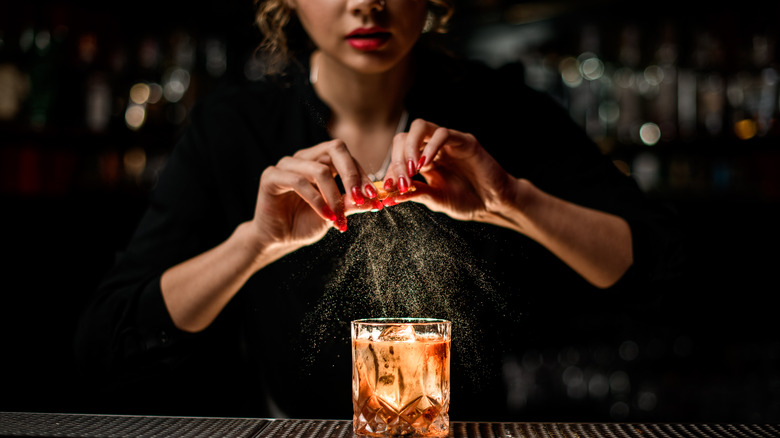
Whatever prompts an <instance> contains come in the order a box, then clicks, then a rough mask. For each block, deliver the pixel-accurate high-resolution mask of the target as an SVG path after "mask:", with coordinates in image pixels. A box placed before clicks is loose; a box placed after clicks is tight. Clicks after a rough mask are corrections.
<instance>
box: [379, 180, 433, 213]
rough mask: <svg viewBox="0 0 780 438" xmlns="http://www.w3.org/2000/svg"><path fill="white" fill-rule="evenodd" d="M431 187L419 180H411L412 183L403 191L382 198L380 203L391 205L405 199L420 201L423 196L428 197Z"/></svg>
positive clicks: (431, 191)
mask: <svg viewBox="0 0 780 438" xmlns="http://www.w3.org/2000/svg"><path fill="white" fill-rule="evenodd" d="M432 193H433V189H432V188H431V187H430V186H429V185H428V184H425V183H423V182H420V181H412V185H411V186H410V188H409V190H407V191H406V192H405V193H400V192H395V193H393V194H392V195H391V196H388V197H386V198H384V199H382V205H383V206H385V207H391V206H393V205H398V204H400V203H403V202H406V201H418V202H419V201H422V199H423V198H426V197H430V196H431V194H432Z"/></svg>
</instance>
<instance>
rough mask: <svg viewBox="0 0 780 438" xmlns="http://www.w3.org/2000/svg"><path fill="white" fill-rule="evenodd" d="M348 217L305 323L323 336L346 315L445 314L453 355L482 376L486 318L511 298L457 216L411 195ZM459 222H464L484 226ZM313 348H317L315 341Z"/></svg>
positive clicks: (334, 329) (331, 332)
mask: <svg viewBox="0 0 780 438" xmlns="http://www.w3.org/2000/svg"><path fill="white" fill-rule="evenodd" d="M349 221H350V228H349V231H348V232H347V233H345V234H344V235H341V236H338V237H339V239H336V241H338V242H339V244H342V245H348V246H347V247H346V248H344V249H346V251H345V252H344V254H345V256H344V257H343V259H341V260H340V261H339V264H338V265H337V267H336V269H335V274H334V276H333V277H332V278H331V279H330V281H329V282H327V284H326V285H325V287H324V293H323V294H322V295H321V297H320V299H319V301H318V302H317V303H316V305H315V308H314V310H313V311H312V312H310V314H309V315H307V316H306V318H305V326H306V327H309V329H312V328H313V327H318V330H319V332H318V333H316V334H314V335H315V337H319V339H320V340H326V339H328V338H333V337H334V336H335V335H334V333H338V332H340V331H341V330H343V327H344V322H345V321H340V322H341V325H340V326H337V325H335V323H336V322H337V321H338V320H339V319H340V318H345V317H346V318H363V317H429V318H444V319H448V320H450V321H452V324H453V329H452V331H453V361H455V363H460V366H462V367H465V370H464V371H467V372H469V374H471V375H472V376H473V378H475V379H477V378H479V377H478V376H480V375H481V374H482V372H481V369H482V368H483V366H484V364H483V363H482V361H483V358H484V357H485V354H484V353H485V352H484V351H483V350H482V349H483V346H484V343H483V342H482V341H483V340H484V339H485V336H488V335H487V334H486V333H485V332H483V324H485V323H486V321H485V320H484V319H485V318H486V317H487V316H489V315H496V314H497V313H496V312H500V313H505V309H504V308H505V307H506V303H505V301H504V300H503V298H502V297H501V296H500V295H499V294H498V293H497V290H496V287H495V286H496V285H497V284H499V283H498V281H497V279H495V278H492V277H491V276H489V275H487V274H486V273H485V272H486V269H484V266H482V264H483V259H482V258H481V257H478V256H477V255H476V253H475V251H474V249H473V248H472V247H471V245H470V244H469V242H467V241H466V239H464V237H462V236H461V235H460V234H458V233H457V232H456V231H455V229H456V227H453V222H454V221H453V220H451V219H449V218H447V217H444V216H442V215H437V214H434V213H431V212H430V211H429V210H427V209H426V208H425V207H422V206H420V205H417V204H412V203H407V204H402V205H398V206H395V207H392V208H387V209H385V210H383V211H381V212H378V213H366V214H361V215H358V216H351V217H350V219H349ZM459 224H460V225H459V227H458V228H460V229H462V228H463V227H464V226H465V227H467V228H468V227H471V226H473V227H475V228H474V229H475V230H479V229H480V228H479V227H484V226H483V225H479V224H465V223H463V222H460V223H459ZM475 232H478V231H475ZM347 235H349V236H347ZM309 334H310V335H311V334H312V333H309ZM339 334H341V333H339ZM316 343H317V341H316V340H315V344H316ZM310 346H311V345H310ZM311 354H314V355H316V347H315V349H314V350H312V353H311Z"/></svg>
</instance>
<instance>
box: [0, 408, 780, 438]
mask: <svg viewBox="0 0 780 438" xmlns="http://www.w3.org/2000/svg"><path fill="white" fill-rule="evenodd" d="M0 436H4V437H5V436H8V437H22V436H24V437H204V438H205V437H209V438H210V437H225V438H228V437H248V438H251V437H254V438H265V437H269V438H270V437H274V438H285V437H290V438H292V437H297V438H336V437H349V438H355V437H358V436H357V435H354V434H353V433H352V421H350V420H298V419H267V418H214V417H163V416H132V415H92V414H53V413H32V412H0ZM449 436H450V437H458V438H459V437H468V438H477V437H479V438H483V437H484V438H493V437H495V438H519V437H523V438H602V437H603V438H618V437H620V438H623V437H626V438H629V437H630V438H655V437H658V438H678V437H680V438H684V437H698V438H705V437H706V438H709V437H723V438H731V437H734V438H746V437H751V438H761V437H767V438H769V437H780V425H778V424H710V423H692V424H684V423H533V422H529V423H483V422H479V423H477V422H459V421H455V422H452V423H451V424H450V435H449Z"/></svg>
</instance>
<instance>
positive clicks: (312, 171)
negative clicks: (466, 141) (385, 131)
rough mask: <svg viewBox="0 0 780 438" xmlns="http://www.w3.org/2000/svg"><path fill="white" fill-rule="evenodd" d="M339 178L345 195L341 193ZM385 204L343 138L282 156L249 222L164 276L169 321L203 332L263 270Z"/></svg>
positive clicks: (266, 176) (263, 181) (266, 177)
mask: <svg viewBox="0 0 780 438" xmlns="http://www.w3.org/2000/svg"><path fill="white" fill-rule="evenodd" d="M336 175H339V176H340V177H341V180H342V182H343V185H344V186H345V187H348V188H349V189H348V191H349V193H348V194H342V193H341V192H340V190H339V187H338V184H337V183H336V179H335V176H336ZM361 188H362V189H361ZM377 204H378V205H377ZM381 206H382V204H381V203H380V202H379V201H378V200H376V190H375V189H374V186H373V185H372V184H371V182H370V180H369V179H368V177H367V176H366V174H365V172H363V171H362V170H361V169H360V166H359V165H358V164H357V163H356V162H355V160H354V159H353V158H352V156H351V155H350V154H349V152H348V151H347V148H346V147H345V145H344V143H343V142H341V141H338V140H334V141H329V142H325V143H321V144H318V145H316V146H313V147H311V148H308V149H304V150H301V151H299V152H298V153H296V154H295V155H293V156H292V157H285V158H282V159H281V160H279V163H277V164H276V165H275V166H271V167H269V168H268V169H266V170H265V171H264V172H263V174H262V176H261V177H260V188H259V189H258V194H257V205H256V206H255V215H254V218H253V219H252V220H251V221H247V222H243V223H241V224H239V225H238V227H236V229H235V230H234V232H233V234H231V235H230V236H229V237H228V238H227V240H225V241H224V242H222V243H220V244H219V245H217V246H215V247H214V248H212V249H210V250H208V251H206V252H204V253H201V254H199V255H197V256H195V257H193V258H191V259H188V260H185V261H184V262H182V263H179V264H178V265H176V266H173V267H171V268H169V269H167V270H166V271H165V272H164V273H163V275H162V278H161V279H160V288H161V289H162V295H163V299H164V300H165V305H166V307H167V309H168V312H169V314H170V315H171V319H172V320H173V322H174V324H175V325H176V326H177V327H178V328H180V329H181V330H184V331H189V332H198V331H200V330H203V329H205V328H206V327H208V326H209V325H210V324H211V323H212V322H213V321H214V319H215V318H216V317H217V315H219V313H220V312H221V311H222V309H223V308H224V307H225V305H226V304H227V303H228V302H229V301H230V299H231V298H232V297H233V296H234V295H235V294H236V292H238V290H239V289H240V288H241V287H242V286H243V285H244V283H245V282H246V281H247V280H248V279H249V278H250V277H251V276H252V275H253V274H254V273H255V272H257V271H258V270H259V269H261V268H263V267H264V266H266V265H268V264H269V263H272V262H274V261H275V260H278V259H279V258H281V257H283V256H284V255H286V254H289V253H291V252H292V251H295V250H296V249H298V248H300V247H302V246H305V245H309V244H312V243H314V242H316V241H317V240H319V239H321V238H322V237H324V236H325V233H326V232H327V231H328V229H329V228H330V227H336V228H338V229H339V230H341V231H345V230H346V228H347V219H346V216H347V215H348V214H350V213H356V212H360V211H368V210H371V209H376V208H381Z"/></svg>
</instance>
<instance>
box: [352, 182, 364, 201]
mask: <svg viewBox="0 0 780 438" xmlns="http://www.w3.org/2000/svg"><path fill="white" fill-rule="evenodd" d="M352 200H353V201H355V204H357V205H363V203H364V202H366V200H365V199H364V198H363V194H362V193H360V187H358V186H355V187H352Z"/></svg>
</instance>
